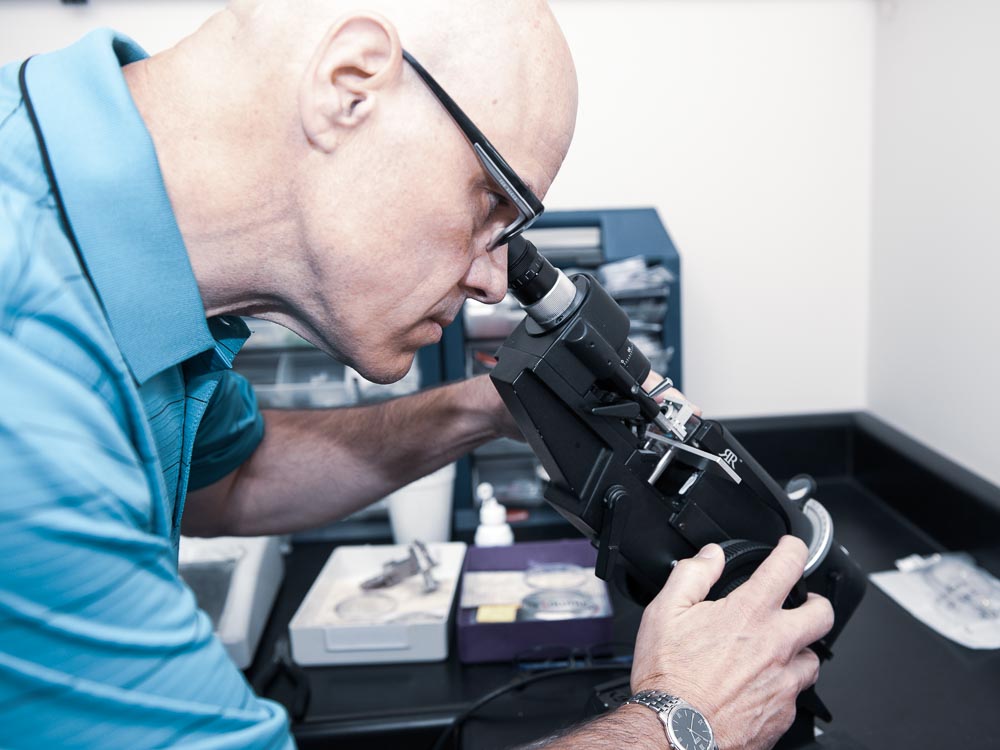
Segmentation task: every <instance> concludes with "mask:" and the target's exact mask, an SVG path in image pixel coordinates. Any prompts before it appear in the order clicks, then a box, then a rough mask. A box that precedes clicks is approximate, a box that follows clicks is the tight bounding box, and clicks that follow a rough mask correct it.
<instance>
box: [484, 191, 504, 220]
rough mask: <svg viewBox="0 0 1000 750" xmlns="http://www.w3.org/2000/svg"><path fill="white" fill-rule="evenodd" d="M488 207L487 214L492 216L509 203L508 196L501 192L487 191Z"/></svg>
mask: <svg viewBox="0 0 1000 750" xmlns="http://www.w3.org/2000/svg"><path fill="white" fill-rule="evenodd" d="M487 196H488V197H487V207H488V210H487V212H486V216H487V217H488V218H489V217H492V216H493V214H495V213H496V212H497V210H498V209H501V208H503V207H504V206H506V205H507V198H506V197H505V196H502V195H500V194H499V193H494V192H492V191H491V192H489V193H487Z"/></svg>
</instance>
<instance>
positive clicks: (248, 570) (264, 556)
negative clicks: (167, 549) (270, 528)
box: [178, 536, 285, 669]
mask: <svg viewBox="0 0 1000 750" xmlns="http://www.w3.org/2000/svg"><path fill="white" fill-rule="evenodd" d="M178 563H179V570H180V574H181V578H183V579H184V580H185V581H186V582H187V584H188V586H190V587H191V589H192V590H193V591H194V594H195V598H196V599H197V601H198V606H199V607H200V608H201V609H202V610H204V611H205V612H206V613H207V614H208V616H209V617H210V618H211V620H212V625H213V626H214V628H215V634H216V635H217V636H218V637H219V640H220V641H222V645H223V646H225V648H226V652H227V653H228V654H229V658H230V659H232V660H233V662H234V663H235V664H236V666H237V667H238V668H239V669H246V668H247V667H249V666H250V663H251V662H252V661H253V657H254V654H255V653H256V651H257V645H258V644H259V643H260V637H261V635H262V634H263V632H264V626H265V625H266V624H267V618H268V615H270V614H271V607H272V606H273V605H274V600H275V599H276V598H277V596H278V589H279V588H281V581H282V579H283V578H284V575H285V561H284V559H283V558H282V557H281V538H280V537H277V536H257V537H232V536H222V537H215V538H213V539H200V538H192V537H181V542H180V554H179V560H178Z"/></svg>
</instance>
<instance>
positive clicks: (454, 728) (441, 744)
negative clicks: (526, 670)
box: [432, 664, 631, 750]
mask: <svg viewBox="0 0 1000 750" xmlns="http://www.w3.org/2000/svg"><path fill="white" fill-rule="evenodd" d="M630 669H631V665H628V664H591V665H589V666H583V667H566V668H564V669H553V670H552V671H550V672H540V673H538V674H532V675H528V676H527V677H516V678H514V679H513V680H511V681H510V682H508V683H507V684H506V685H502V686H501V687H498V688H497V689H496V690H491V691H490V692H488V693H487V694H486V695H484V696H482V697H481V698H479V699H478V700H476V701H475V702H474V703H473V704H472V705H471V706H469V707H468V708H466V709H465V710H464V711H462V712H461V713H459V714H458V715H457V716H456V717H455V718H454V720H453V721H452V723H451V724H450V725H449V726H448V727H447V728H446V729H445V730H444V731H443V732H441V736H440V737H438V740H437V742H435V743H434V747H433V749H432V750H444V748H445V746H446V745H447V744H448V740H449V739H451V737H452V735H453V734H454V735H455V738H456V740H457V739H458V738H459V737H460V732H461V729H462V724H464V723H465V721H466V720H467V719H468V718H469V717H470V716H472V715H473V714H474V713H475V712H476V711H478V710H479V709H480V708H482V707H483V706H485V705H486V704H487V703H491V702H492V701H494V700H496V699H497V698H499V697H500V696H502V695H506V694H507V693H509V692H511V691H513V690H518V689H519V688H523V687H527V686H528V685H530V684H531V683H533V682H540V681H542V680H546V679H549V678H550V677H564V676H566V675H571V674H582V673H584V672H614V671H617V672H621V671H627V670H630Z"/></svg>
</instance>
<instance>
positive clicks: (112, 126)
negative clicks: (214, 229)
mask: <svg viewBox="0 0 1000 750" xmlns="http://www.w3.org/2000/svg"><path fill="white" fill-rule="evenodd" d="M146 56H147V55H146V53H145V52H144V51H143V50H142V48H141V47H139V46H138V45H137V44H136V43H135V42H133V41H132V40H131V39H129V38H127V37H125V36H121V35H118V34H115V33H114V32H113V31H111V30H109V29H101V30H98V31H95V32H92V33H91V34H88V35H87V36H86V37H84V38H83V39H81V40H80V41H79V42H77V43H76V44H74V45H72V46H70V47H67V48H66V49H63V50H59V51H58V52H53V53H49V54H45V55H39V56H37V57H34V58H32V59H31V61H30V62H29V63H28V66H27V69H26V73H25V76H26V83H27V87H28V92H29V94H30V96H31V102H32V104H33V106H34V109H35V113H36V115H37V117H38V122H39V126H40V128H41V131H42V134H43V136H44V140H45V146H46V148H47V150H48V152H49V158H50V160H51V162H52V169H53V172H54V173H55V177H56V181H57V183H58V186H59V192H60V194H61V196H62V200H63V204H64V205H65V208H66V214H67V216H68V218H69V222H70V225H71V227H72V231H73V234H74V235H75V237H76V240H77V243H78V245H79V247H80V253H81V255H82V256H83V260H84V263H85V264H86V266H87V270H88V272H89V273H90V276H91V278H92V279H93V281H94V286H95V287H96V290H97V294H98V295H99V297H100V299H101V302H102V304H103V305H104V309H105V310H106V312H107V315H108V324H109V325H110V328H111V332H112V334H113V335H114V337H115V340H116V341H117V343H118V346H119V348H120V349H121V351H122V354H123V356H124V358H125V361H126V363H127V364H128V366H129V369H130V370H131V372H132V376H133V377H134V378H135V380H136V382H138V383H139V384H140V385H142V384H143V383H144V382H146V381H147V380H149V379H150V378H151V377H153V376H154V375H156V374H157V373H159V372H161V371H163V370H165V369H167V368H169V367H171V366H174V365H177V364H180V363H181V362H184V361H185V360H187V359H189V358H191V357H193V356H195V355H197V354H199V353H201V352H206V351H209V350H213V349H217V346H216V344H217V342H216V339H215V338H214V337H213V335H212V333H211V332H210V330H209V326H208V324H207V322H206V320H205V308H204V306H203V305H202V301H201V295H200V293H199V291H198V285H197V282H196V281H195V278H194V273H193V271H192V270H191V264H190V261H189V260H188V255H187V248H186V247H185V246H184V241H183V239H182V238H181V233H180V229H179V228H178V227H177V221H176V219H175V217H174V212H173V208H172V207H171V205H170V199H169V198H168V196H167V191H166V188H165V186H164V184H163V177H162V175H161V174H160V168H159V162H158V161H157V157H156V151H155V149H154V147H153V141H152V138H151V137H150V135H149V132H148V131H147V130H146V126H145V123H144V122H143V120H142V118H141V117H140V115H139V112H138V110H137V109H136V107H135V104H134V102H133V101H132V96H131V94H130V92H129V90H128V86H127V85H126V83H125V79H124V76H123V75H122V72H121V67H122V66H123V65H127V64H128V63H131V62H135V61H136V60H141V59H143V58H145V57H146ZM229 321H230V322H229V325H228V326H227V330H228V336H227V337H226V338H227V341H226V344H225V345H224V346H225V348H226V351H229V350H231V349H232V348H233V347H235V349H236V350H237V351H238V349H239V345H241V344H242V340H245V338H246V336H247V335H249V332H248V331H247V330H246V327H245V326H243V325H242V321H238V319H229ZM237 321H238V324H237V323H236V322H237ZM241 336H242V338H241ZM224 359H228V361H229V362H231V361H232V357H231V356H229V357H225V356H224Z"/></svg>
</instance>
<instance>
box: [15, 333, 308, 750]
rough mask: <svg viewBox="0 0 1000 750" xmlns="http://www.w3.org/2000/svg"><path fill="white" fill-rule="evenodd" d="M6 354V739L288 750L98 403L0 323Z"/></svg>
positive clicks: (117, 427) (40, 744) (274, 708)
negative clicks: (188, 581)
mask: <svg viewBox="0 0 1000 750" xmlns="http://www.w3.org/2000/svg"><path fill="white" fill-rule="evenodd" d="M0 362H2V363H3V364H2V366H0V559H2V560H3V564H2V573H0V580H2V585H0V746H2V747H4V748H47V749H48V750H57V749H60V748H71V747H72V748H78V747H87V748H94V749H95V750H102V749H104V748H108V749H109V750H110V749H112V748H113V749H114V750H121V748H130V750H141V749H142V748H153V747H172V748H173V747H176V748H199V750H205V749H209V748H210V749H211V750H236V749H237V748H239V750H246V749H248V748H251V749H253V750H291V749H292V748H293V744H292V740H291V737H290V735H289V733H288V722H287V718H286V715H285V713H284V711H283V710H282V709H281V707H280V706H278V705H277V704H275V703H273V702H271V701H267V700H263V699H260V698H258V697H257V696H255V695H254V693H253V691H252V690H251V689H250V687H249V685H248V684H247V682H246V680H245V679H244V678H243V675H242V674H240V672H239V671H238V670H237V669H236V667H235V666H234V665H233V663H232V662H231V661H230V660H229V658H228V657H227V655H226V653H225V650H224V648H223V647H222V644H221V643H220V642H219V641H218V639H217V638H216V637H215V636H214V634H213V632H212V626H211V623H210V622H209V620H208V618H207V616H206V615H205V614H204V613H203V612H201V611H200V610H199V609H198V608H197V605H196V603H195V599H194V596H193V594H192V593H191V591H190V589H188V588H187V586H185V585H184V583H183V581H181V580H180V578H179V576H178V575H177V569H176V557H175V553H174V550H173V548H172V546H171V544H170V540H169V539H167V538H164V537H163V536H162V535H160V534H156V533H154V532H153V531H152V529H153V528H154V526H155V524H154V523H152V521H151V519H150V514H151V512H152V511H151V506H152V493H151V488H150V484H149V482H150V479H149V477H148V475H147V474H146V472H145V471H144V469H143V466H142V463H141V461H140V459H139V457H138V455H137V454H136V452H135V449H134V448H133V446H132V444H131V441H130V439H129V437H128V435H127V434H126V432H125V431H124V429H123V427H122V425H121V424H120V423H119V421H118V420H117V419H116V417H115V415H114V413H113V411H112V409H111V408H110V406H109V404H108V402H107V401H106V400H105V399H104V398H103V397H102V396H101V395H99V394H98V393H97V392H96V391H95V390H94V389H93V388H92V387H90V386H88V385H86V384H84V383H83V382H82V381H81V380H80V379H79V378H77V377H76V376H73V375H70V374H69V373H67V372H66V371H65V370H63V369H62V368H60V367H58V366H56V365H55V364H53V363H52V362H50V361H49V360H48V359H45V358H43V357H42V356H40V355H39V354H38V353H37V352H35V351H33V350H31V349H29V348H27V347H26V346H24V345H23V344H22V343H20V342H19V341H18V340H16V339H14V338H12V337H11V335H10V334H9V333H5V332H2V331H0ZM232 387H233V388H236V389H237V390H238V387H237V386H236V385H235V384H234V385H233V386H232Z"/></svg>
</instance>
